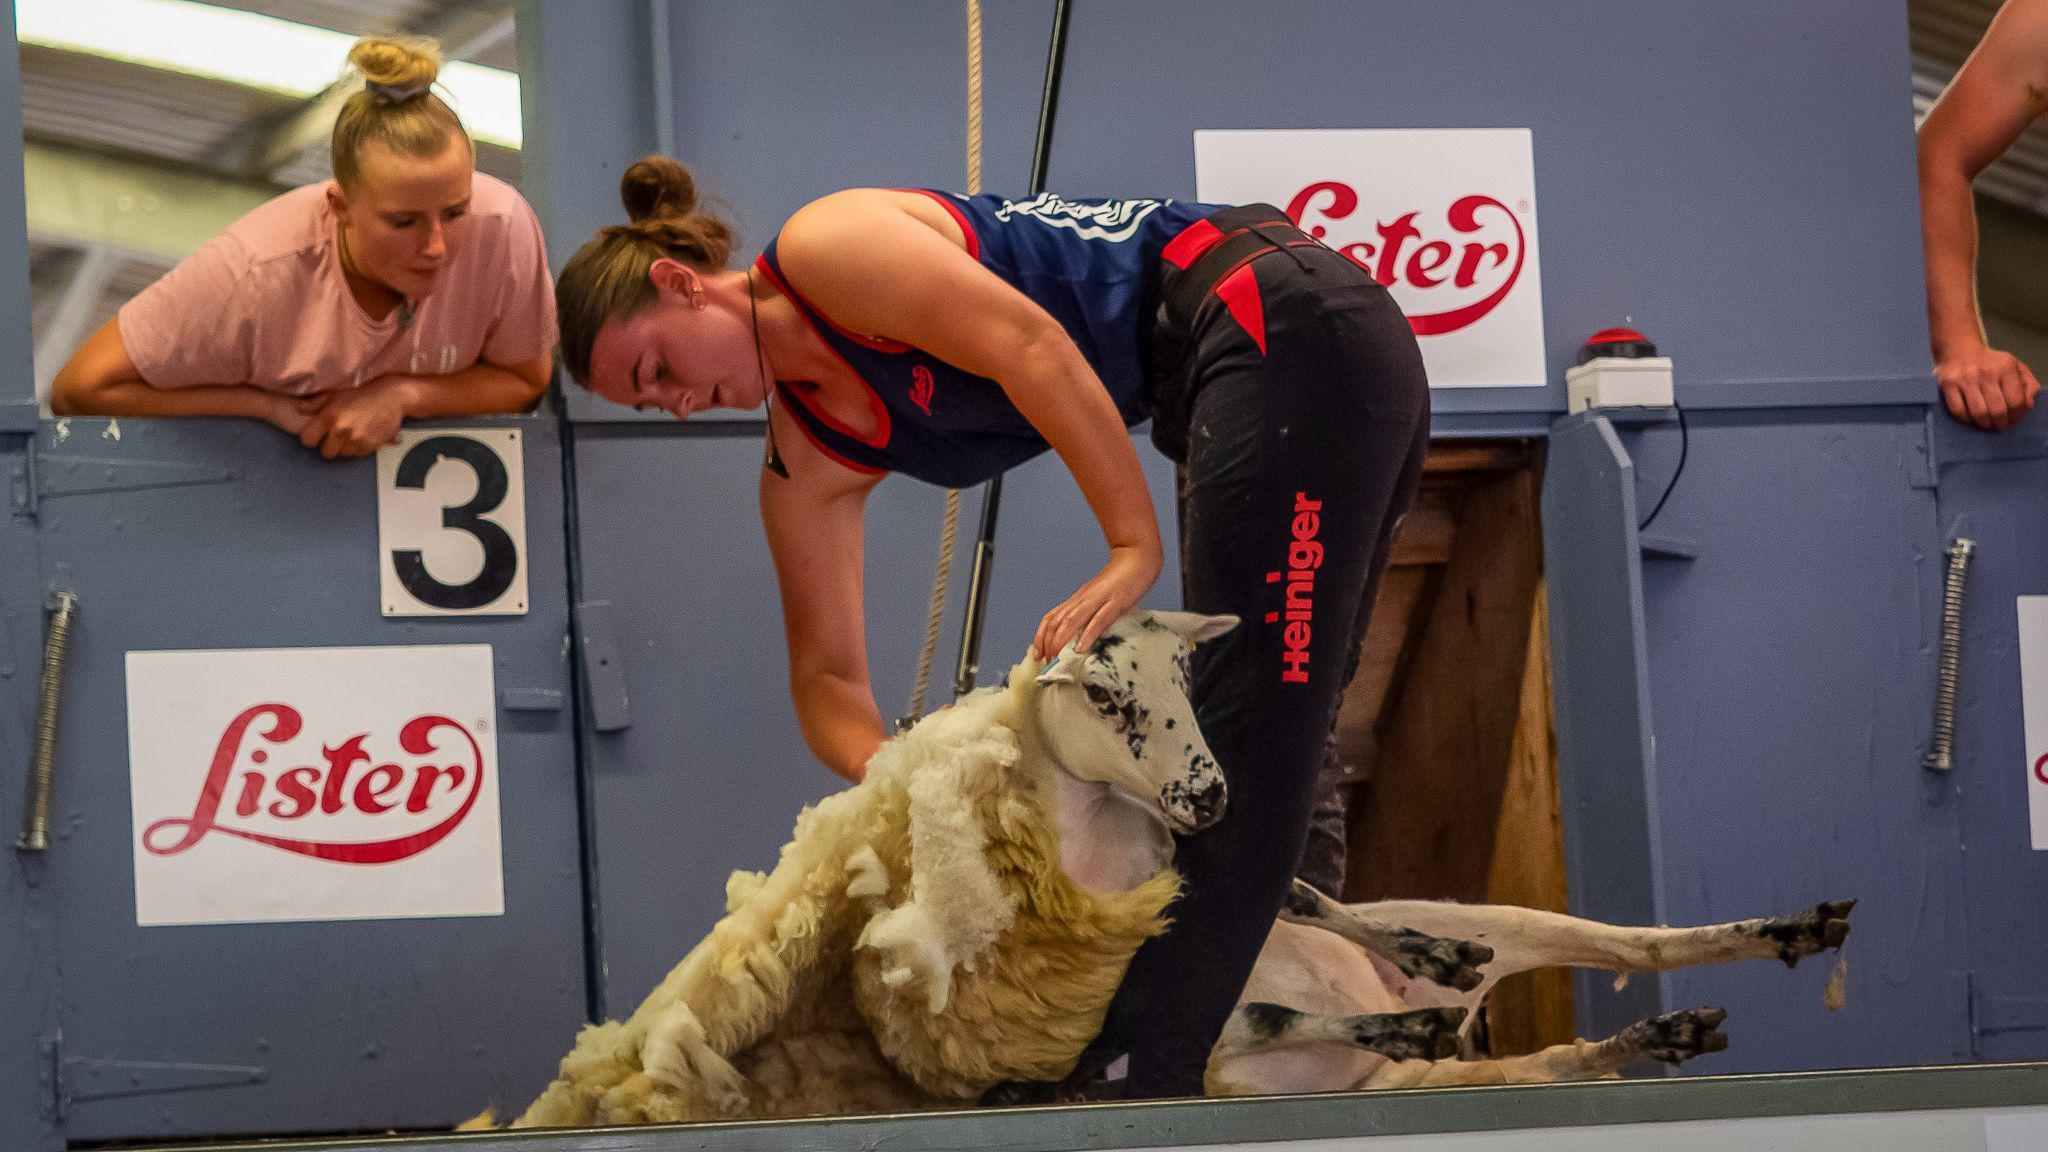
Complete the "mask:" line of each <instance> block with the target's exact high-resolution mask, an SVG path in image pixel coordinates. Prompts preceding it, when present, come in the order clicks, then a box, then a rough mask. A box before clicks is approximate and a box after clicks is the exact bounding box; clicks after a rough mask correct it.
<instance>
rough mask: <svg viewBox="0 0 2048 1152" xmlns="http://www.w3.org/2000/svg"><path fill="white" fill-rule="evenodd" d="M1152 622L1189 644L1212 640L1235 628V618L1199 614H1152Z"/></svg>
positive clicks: (1236, 619)
mask: <svg viewBox="0 0 2048 1152" xmlns="http://www.w3.org/2000/svg"><path fill="white" fill-rule="evenodd" d="M1151 617H1152V619H1153V621H1154V622H1156V623H1157V624H1159V625H1160V626H1161V627H1163V628H1165V629H1166V630H1167V631H1169V632H1172V633H1174V634H1175V635H1177V636H1179V637H1180V638H1181V639H1183V640H1185V641H1187V642H1188V643H1190V644H1200V643H1201V642H1202V641H1204V640H1214V639H1215V638H1216V637H1218V636H1221V635H1223V634H1224V633H1225V632H1228V631H1230V630H1231V629H1232V628H1235V627H1237V625H1238V618H1237V617H1235V616H1204V615H1202V614H1201V613H1199V612H1153V613H1151Z"/></svg>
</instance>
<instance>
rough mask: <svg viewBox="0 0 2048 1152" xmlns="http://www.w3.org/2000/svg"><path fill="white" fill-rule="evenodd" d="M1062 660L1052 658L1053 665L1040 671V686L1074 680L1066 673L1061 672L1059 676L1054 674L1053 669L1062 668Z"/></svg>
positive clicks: (1056, 657) (1048, 665)
mask: <svg viewBox="0 0 2048 1152" xmlns="http://www.w3.org/2000/svg"><path fill="white" fill-rule="evenodd" d="M1061 659H1062V658H1061V657H1058V656H1055V657H1053V658H1052V663H1050V664H1047V665H1046V666H1045V667H1043V668H1041V669H1039V670H1038V682H1039V683H1040V684H1057V683H1059V682H1061V681H1063V680H1072V679H1073V676H1071V675H1069V674H1068V673H1065V672H1061V673H1059V674H1058V675H1054V674H1053V669H1055V668H1057V667H1059V666H1060V660H1061Z"/></svg>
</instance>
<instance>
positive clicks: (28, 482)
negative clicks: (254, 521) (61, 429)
mask: <svg viewBox="0 0 2048 1152" xmlns="http://www.w3.org/2000/svg"><path fill="white" fill-rule="evenodd" d="M238 478H239V476H238V473H237V472H236V471H235V469H233V468H227V467H223V466H221V465H219V464H207V463H204V462H194V461H189V460H138V459H134V458H132V457H127V456H116V455H112V454H109V453H106V452H93V453H85V452H56V451H51V450H49V449H47V448H42V447H39V446H38V443H37V442H36V441H34V440H31V441H30V442H29V445H28V450H27V451H26V452H24V453H22V454H21V456H20V457H19V458H17V460H16V461H15V464H14V466H13V467H12V468H11V469H9V476H8V479H9V481H10V485H9V487H10V489H11V507H12V508H13V511H14V514H15V515H17V516H28V517H33V516H35V515H36V513H37V512H38V511H39V510H40V509H41V507H42V502H43V501H45V500H55V499H58V498H61V497H65V496H92V495H99V494H103V493H109V492H148V491H153V490H155V489H158V488H190V487H194V486H198V485H209V484H232V483H234V482H235V480H236V479H238Z"/></svg>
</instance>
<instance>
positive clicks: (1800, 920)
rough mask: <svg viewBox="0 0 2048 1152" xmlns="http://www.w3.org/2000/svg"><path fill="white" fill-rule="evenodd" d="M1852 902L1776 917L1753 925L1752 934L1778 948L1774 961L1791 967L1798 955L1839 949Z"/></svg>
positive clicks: (1846, 933)
mask: <svg viewBox="0 0 2048 1152" xmlns="http://www.w3.org/2000/svg"><path fill="white" fill-rule="evenodd" d="M1854 907H1856V902H1855V901H1854V900H1829V901H1826V902H1824V903H1820V904H1815V905H1814V906H1813V907H1811V908H1808V909H1807V910H1806V911H1804V912H1799V913H1795V914H1793V915H1791V916H1776V917H1773V918H1771V919H1769V920H1765V921H1764V922H1762V923H1761V924H1758V925H1757V926H1756V934H1757V935H1758V936H1761V937H1762V938H1764V939H1765V940H1769V941H1770V942H1771V943H1773V944H1776V945H1777V946H1778V959H1780V960H1783V961H1784V962H1785V967H1787V968H1791V967H1794V966H1796V965H1797V964H1798V963H1799V959H1800V957H1802V956H1812V955H1815V954H1816V953H1820V952H1825V951H1827V950H1828V949H1830V948H1840V947H1841V946H1842V942H1843V941H1845V940H1847V939H1848V938H1849V910H1850V909H1851V908H1854Z"/></svg>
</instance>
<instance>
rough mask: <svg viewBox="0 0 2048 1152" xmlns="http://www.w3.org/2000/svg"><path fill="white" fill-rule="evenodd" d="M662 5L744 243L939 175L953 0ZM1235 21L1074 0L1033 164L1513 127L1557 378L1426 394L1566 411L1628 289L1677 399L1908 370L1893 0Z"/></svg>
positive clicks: (1923, 363)
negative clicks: (1054, 103)
mask: <svg viewBox="0 0 2048 1152" xmlns="http://www.w3.org/2000/svg"><path fill="white" fill-rule="evenodd" d="M1050 10H1051V5H1050V4H1049V3H1038V4H1021V3H1020V4H1003V5H991V6H989V7H988V10H987V13H986V19H987V22H988V30H987V43H986V52H987V59H988V66H989V74H988V79H987V84H988V117H989V119H988V137H987V138H988V156H989V176H988V186H989V188H990V189H991V190H1002V189H1005V188H1012V189H1014V188H1020V187H1021V186H1022V183H1023V177H1024V174H1025V164H1026V160H1027V158H1028V155H1029V141H1030V117H1031V111H1032V108H1033V107H1034V94H1035V91H1036V84H1037V80H1038V69H1039V67H1040V64H1041V61H1042V59H1043V44H1044V38H1045V30H1046V28H1047V26H1048V25H1049V22H1050ZM670 13H671V21H670V23H671V36H672V41H673V45H674V50H673V56H672V59H673V61H674V68H673V72H674V91H675V101H676V109H675V122H676V132H677V137H678V145H677V146H678V148H679V149H680V151H681V152H682V153H683V158H684V159H685V160H686V161H687V162H689V163H691V164H692V165H693V166H695V168H696V170H697V171H698V173H699V175H700V176H701V177H702V179H703V181H704V184H705V186H706V187H707V188H708V189H709V190H710V191H711V192H713V193H714V194H716V195H718V196H721V197H723V198H724V200H725V201H727V202H728V203H729V204H730V205H731V206H732V207H733V209H734V210H735V213H736V215H737V217H738V220H739V222H740V224H741V227H742V231H743V233H744V234H745V235H746V236H747V237H748V240H749V243H751V244H754V245H758V244H759V243H760V242H761V241H762V240H764V239H765V238H766V237H767V235H768V234H769V233H770V232H771V231H772V230H773V229H774V228H776V227H777V226H778V225H779V224H780V223H781V221H782V220H783V219H784V218H786V217H787V216H788V215H789V213H790V212H792V211H794V210H795V209H796V208H797V207H798V206H799V205H801V204H802V203H804V202H805V201H806V200H807V199H809V198H810V197H812V196H815V195H818V194H820V193H822V192H826V191H830V190H834V189H837V188H842V187H846V186H849V185H857V184H889V185H898V184H914V183H936V184H940V185H957V184H959V182H960V179H961V177H960V172H961V161H960V156H961V136H962V124H963V119H964V118H963V113H962V110H961V109H962V97H961V94H962V92H963V89H964V81H963V78H962V72H961V63H960V61H961V60H962V59H963V50H962V43H961V42H962V34H961V24H962V17H961V6H960V5H959V4H957V3H953V2H951V0H900V2H895V3H867V4H835V5H823V6H820V5H814V4H803V3H801V2H800V0H771V2H764V3H755V4H746V5H730V4H708V3H695V2H678V3H674V4H672V5H671V6H670ZM1245 20H1246V16H1245V14H1244V11H1243V9H1242V6H1241V5H1238V4H1234V3H1231V2H1230V0H1188V2H1185V3H1180V4H1176V5H1173V6H1172V7H1171V8H1170V9H1168V8H1165V7H1162V6H1159V5H1150V4H1086V5H1080V6H1077V8H1076V11H1075V17H1074V27H1073V32H1072V42H1071V47H1070V49H1069V56H1068V61H1067V67H1066V80H1065V87H1064V92H1063V95H1062V99H1061V105H1060V124H1059V131H1058V135H1057V138H1056V145H1055V148H1054V151H1053V162H1052V167H1051V176H1050V183H1051V185H1052V187H1053V188H1055V189H1057V190H1062V191H1069V192H1074V193H1080V194H1109V193H1116V194H1145V195H1172V196H1190V195H1192V194H1193V192H1194V164H1193V140H1192V134H1193V132H1194V131H1195V130H1197V129H1201V128H1345V127H1418V128H1430V127H1472V126H1480V127H1522V126H1526V127H1530V128H1532V129H1534V131H1535V139H1536V180H1537V192H1538V197H1539V211H1540V213H1541V221H1542V234H1543V241H1544V244H1543V249H1544V261H1543V263H1544V270H1543V271H1544V284H1543V289H1544V303H1545V312H1546V340H1547V345H1548V347H1549V349H1550V356H1551V371H1550V373H1549V376H1550V380H1549V383H1548V384H1547V386H1545V387H1543V388H1533V389H1485V390H1463V389H1461V390H1457V391H1454V392H1445V393H1440V394H1438V395H1437V397H1436V398H1435V403H1436V408H1437V410H1438V411H1441V412H1447V413H1469V412H1489V411H1502V410H1532V409H1533V410H1536V411H1546V412H1555V411H1560V410H1562V408H1563V407H1564V392H1563V384H1562V378H1563V370H1564V367H1565V366H1566V365H1567V364H1568V363H1569V362H1570V358H1571V356H1572V354H1573V352H1574V350H1575V349H1576V348H1577V346H1578V344H1579V341H1581V340H1582V339H1584V337H1585V336H1586V335H1588V334H1589V333H1591V332H1593V331H1595V330H1597V329H1600V328H1603V327H1606V326H1608V325H1609V324H1614V323H1621V322H1624V321H1625V320H1626V321H1633V322H1634V323H1636V324H1639V325H1640V326H1642V327H1643V328H1644V329H1645V330H1646V331H1648V332H1650V333H1651V334H1652V335H1653V336H1654V337H1655V339H1656V340H1657V341H1658V342H1659V344H1660V345H1662V346H1664V347H1665V348H1667V349H1669V350H1671V351H1674V352H1675V353H1676V354H1677V355H1678V357H1679V363H1680V369H1679V379H1680V387H1681V390H1682V391H1681V396H1682V398H1683V399H1684V400H1685V401H1686V402H1687V403H1688V404H1691V405H1695V406H1702V407H1704V406H1714V405H1727V404H1743V405H1775V404H1844V405H1860V404H1872V403H1878V404H1883V403H1893V404H1896V403H1906V402H1918V401H1921V400H1923V399H1925V398H1926V396H1927V395H1928V391H1927V383H1926V382H1927V379H1928V370H1929V361H1928V353H1927V348H1926V339H1925V334H1926V321H1925V315H1924V313H1925V307H1924V303H1923V301H1922V299H1921V294H1920V269H1919V263H1920V260H1919V256H1920V254H1919V244H1918V237H1919V217H1918V214H1917V213H1918V208H1917V205H1918V200H1917V190H1916V184H1915V178H1914V175H1913V173H1914V165H1913V140H1912V126H1911V123H1910V119H1909V118H1908V117H1907V116H1906V115H1905V114H1904V112H1903V111H1899V110H1901V109H1904V108H1906V107H1907V106H1908V103H1909V100H1910V92H1909V79H1910V67H1909V63H1908V59H1907V49H1906V28H1905V5H1904V4H1903V3H1901V2H1899V0H1887V2H1884V3H1872V4H1859V5H1854V6H1852V7H1851V8H1850V9H1844V8H1843V7H1842V6H1841V5H1836V4H1825V3H1811V2H1809V3H1794V4H1788V3H1784V2H1783V0H1741V2H1737V3H1726V4H1713V5H1678V4H1662V5H1656V4H1653V5H1645V4H1640V3H1630V2H1628V0H1556V2H1553V3H1546V4H1527V3H1522V2H1520V0H1466V2H1463V3H1460V4H1458V5H1456V6H1455V7H1447V6H1443V5H1429V4H1404V5H1389V4H1380V5H1372V6H1370V7H1369V8H1361V7H1359V6H1357V5H1355V4H1347V3H1341V2H1338V0H1276V3H1274V4H1270V5H1267V6H1265V7H1262V8H1261V9H1260V11H1259V13H1258V17H1257V23H1258V26H1259V28H1261V29H1264V30H1265V32H1264V33H1263V34H1260V33H1253V32H1252V31H1251V30H1250V29H1248V28H1247V27H1246V26H1245V23H1244V22H1245ZM1759 29H1769V30H1770V31H1769V34H1768V35H1759V34H1758V30H1759ZM602 75H603V74H602V73H598V74H597V75H596V76H593V77H590V78H588V79H587V80H586V81H585V82H586V83H587V84H591V85H598V84H600V81H599V80H598V78H597V77H598V76H602ZM562 79H563V78H562V77H559V76H556V77H552V78H551V80H552V81H553V82H555V83H557V84H559V83H560V82H561V81H562ZM601 85H602V91H604V92H605V93H607V94H609V93H611V92H613V91H614V90H615V88H614V86H613V84H612V83H611V81H610V80H609V78H606V79H605V80H603V81H602V82H601ZM1888 109H1889V110H1890V111H1887V110H1888ZM1618 142H1619V143H1618ZM593 194H598V193H597V192H594V193H593ZM598 203H599V205H600V206H601V207H602V208H604V209H605V210H606V211H611V205H612V203H613V199H612V195H611V191H610V189H609V188H608V187H607V188H604V189H602V190H601V199H600V200H599V201H598ZM606 218H607V219H608V218H609V217H606ZM587 234H588V229H587V228H582V229H578V230H576V231H575V232H574V233H572V234H571V235H570V236H557V237H556V239H555V243H556V244H557V245H558V246H561V247H565V248H566V247H567V246H572V245H573V244H574V243H579V242H580V241H581V238H582V237H583V236H585V235H587ZM1789 315H1797V316H1798V317H1799V320H1798V322H1797V323H1796V324H1793V323H1788V322H1787V321H1786V317H1787V316H1789Z"/></svg>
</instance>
